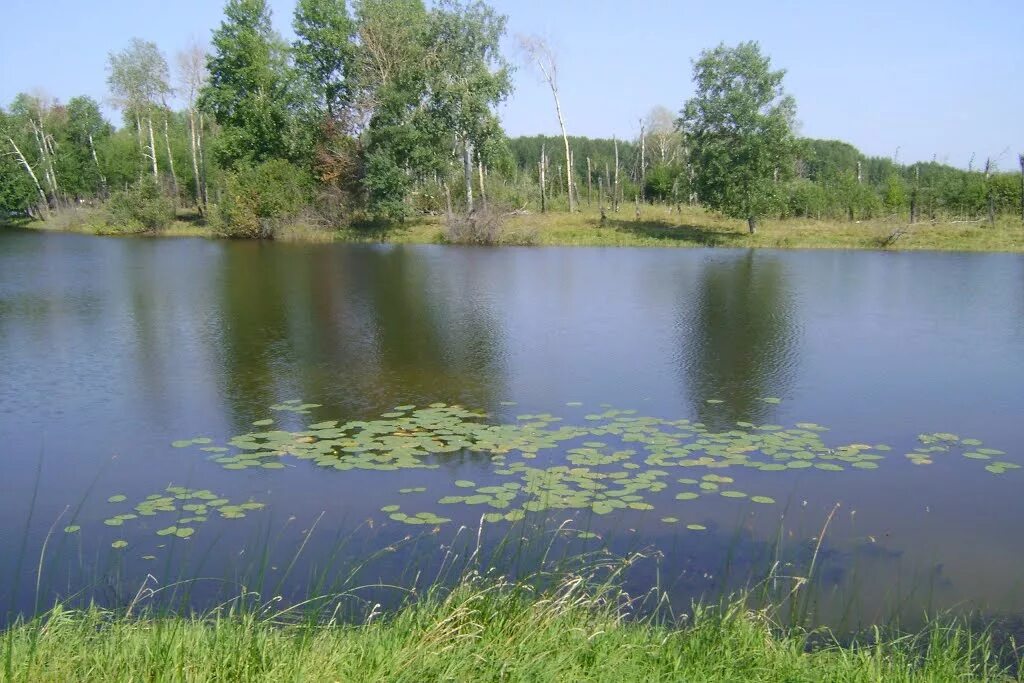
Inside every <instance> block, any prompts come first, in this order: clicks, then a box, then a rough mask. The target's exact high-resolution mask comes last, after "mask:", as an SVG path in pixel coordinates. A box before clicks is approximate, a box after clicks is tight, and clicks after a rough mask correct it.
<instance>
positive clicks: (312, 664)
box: [0, 577, 1014, 682]
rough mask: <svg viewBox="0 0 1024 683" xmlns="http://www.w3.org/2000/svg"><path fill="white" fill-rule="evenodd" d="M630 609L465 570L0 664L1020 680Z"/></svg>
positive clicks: (27, 633) (257, 672) (158, 672)
mask: <svg viewBox="0 0 1024 683" xmlns="http://www.w3.org/2000/svg"><path fill="white" fill-rule="evenodd" d="M242 602H244V601H242ZM240 604H241V603H240ZM631 604H632V603H631V602H630V601H629V600H628V599H627V598H626V596H625V595H623V594H622V593H621V592H619V591H617V590H614V589H611V588H609V587H608V586H607V585H606V586H605V587H604V588H600V587H598V588H595V587H594V586H593V585H592V584H590V583H589V582H588V581H586V580H584V579H583V578H581V577H568V578H565V579H564V580H562V581H561V582H559V583H558V585H557V586H556V587H554V588H552V589H549V590H544V591H534V590H532V589H530V588H527V587H525V586H524V585H513V584H509V583H506V582H504V581H502V580H497V579H482V578H479V577H470V578H467V579H464V580H463V581H462V582H461V583H460V584H459V585H458V586H457V587H456V588H455V589H454V590H452V591H447V592H442V591H441V590H434V591H431V592H429V593H428V594H427V595H426V596H425V597H423V598H422V599H419V600H414V601H410V602H409V603H408V604H407V605H406V606H405V607H404V608H402V609H400V610H398V611H397V612H395V613H394V614H384V615H381V614H377V613H376V611H371V612H370V615H369V616H368V617H367V618H366V619H364V621H363V623H362V624H360V625H346V624H343V623H340V622H337V621H335V620H334V619H330V618H324V617H323V615H321V618H319V619H316V620H312V619H311V620H310V621H307V622H301V621H300V622H296V621H295V620H294V619H289V618H288V617H289V616H291V617H294V614H289V613H279V614H277V615H268V614H267V609H266V605H264V606H263V608H258V607H257V608H251V607H250V608H245V609H241V608H239V607H237V606H236V607H235V608H233V609H225V610H222V611H220V612H217V613H213V614H208V615H205V616H203V617H176V616H168V615H160V614H155V613H146V612H143V613H141V614H137V615H134V616H133V615H124V614H122V615H116V614H113V613H110V612H106V611H103V610H100V609H97V608H93V609H90V610H86V611H65V610H62V609H60V608H56V609H54V610H51V611H50V612H49V613H48V614H46V615H45V616H43V617H41V618H39V619H37V620H33V621H31V622H29V623H24V624H19V625H16V626H15V627H12V628H11V629H9V630H8V631H6V632H5V633H4V634H3V635H2V640H0V649H2V653H0V654H2V656H0V665H2V667H3V669H2V673H3V676H2V677H4V678H6V679H7V680H25V681H34V680H40V681H96V680H187V681H214V680H215V681H284V680H318V681H319V680H327V681H332V680H337V681H441V680H444V681H498V680H501V681H595V680H609V681H620V682H624V681H808V682H810V681H813V682H818V681H887V682H895V681H953V680H957V681H972V680H979V681H980V680H1014V679H1013V678H1012V677H1011V675H1010V673H1008V671H1007V670H1005V669H1001V668H1000V667H999V666H998V665H997V664H996V662H995V657H994V655H993V653H992V651H991V649H990V644H989V639H988V638H987V637H986V636H978V635H974V634H972V633H970V632H969V631H968V630H966V629H965V628H961V627H957V626H950V627H940V626H933V627H931V628H929V629H928V630H927V631H926V632H924V633H922V634H921V635H918V636H916V637H903V638H900V639H894V640H889V641H881V640H879V639H878V638H874V639H873V641H874V642H872V643H871V644H865V645H861V646H852V647H846V648H843V647H839V646H838V645H834V644H831V641H829V639H828V638H827V636H825V635H823V634H821V633H818V634H813V642H815V643H818V644H817V645H815V646H812V645H811V642H812V634H808V633H807V632H805V631H802V630H793V629H789V630H783V629H780V628H778V627H777V626H776V625H775V624H773V622H772V620H771V618H770V616H769V614H770V613H769V612H767V611H750V610H748V609H747V608H745V607H744V601H742V600H737V601H735V602H732V603H725V604H723V605H722V606H718V607H697V608H695V609H693V610H692V612H691V613H690V614H689V615H688V617H687V618H685V619H683V620H682V623H683V624H684V625H683V626H682V627H669V626H666V625H664V624H663V623H662V622H661V621H659V620H656V619H653V618H641V619H636V618H627V616H626V615H627V613H628V612H629V607H630V605H631ZM329 616H330V615H328V617H329ZM677 621H678V620H677Z"/></svg>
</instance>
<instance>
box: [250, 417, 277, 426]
mask: <svg viewBox="0 0 1024 683" xmlns="http://www.w3.org/2000/svg"><path fill="white" fill-rule="evenodd" d="M252 424H253V426H254V427H266V426H267V425H272V424H274V421H273V420H271V419H269V418H267V419H266V420H256V421H255V422H253V423H252Z"/></svg>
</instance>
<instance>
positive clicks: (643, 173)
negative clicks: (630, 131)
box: [640, 119, 647, 199]
mask: <svg viewBox="0 0 1024 683" xmlns="http://www.w3.org/2000/svg"><path fill="white" fill-rule="evenodd" d="M646 183H647V138H646V137H644V120H643V119H640V198H641V199H647V198H646V197H645V196H644V185H645V184H646Z"/></svg>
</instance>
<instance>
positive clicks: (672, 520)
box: [661, 517, 679, 524]
mask: <svg viewBox="0 0 1024 683" xmlns="http://www.w3.org/2000/svg"><path fill="white" fill-rule="evenodd" d="M661 521H663V522H665V524H675V523H676V522H678V521H679V520H678V519H677V518H675V517H662V518H661Z"/></svg>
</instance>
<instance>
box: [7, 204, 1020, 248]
mask: <svg viewBox="0 0 1024 683" xmlns="http://www.w3.org/2000/svg"><path fill="white" fill-rule="evenodd" d="M22 227H33V228H38V229H43V230H58V231H70V232H80V233H85V234H100V235H102V234H125V233H124V231H122V230H117V229H114V228H111V227H109V226H107V225H106V224H105V223H104V222H103V218H102V214H101V212H99V211H98V210H87V209H78V210H70V211H64V212H60V213H55V214H54V215H53V217H52V218H51V219H50V220H47V221H41V222H33V223H28V224H22ZM133 234H142V235H151V236H168V237H214V236H215V235H214V233H213V232H212V231H211V230H210V228H208V227H206V226H205V225H204V224H203V223H202V221H201V220H199V217H198V216H197V215H195V214H194V213H189V212H187V211H179V213H178V218H177V220H175V221H174V222H173V223H172V224H171V225H170V226H168V227H167V228H164V229H162V230H159V231H151V232H141V233H133ZM277 237H278V239H281V240H284V241H296V242H332V241H342V242H393V243H408V244H430V243H443V242H444V241H445V230H444V225H443V220H442V218H441V217H438V216H426V217H420V218H415V219H410V220H408V221H405V222H402V223H397V222H389V223H368V224H360V225H356V226H353V227H346V228H343V229H339V230H332V229H328V228H324V227H322V226H313V225H307V224H298V225H290V226H286V227H284V228H283V229H281V230H279V231H278V235H277ZM500 243H502V244H532V245H545V246H609V247H695V246H698V247H740V248H746V247H754V248H772V249H890V250H945V251H999V252H1018V253H1019V252H1024V223H1022V222H1021V221H1020V219H1019V218H1017V217H1015V216H1002V217H1000V218H999V219H998V220H997V221H996V223H995V225H994V226H990V225H988V224H987V223H985V222H962V221H960V222H956V221H950V222H941V221H935V222H930V221H922V222H920V223H917V224H915V225H908V224H906V223H905V222H898V221H895V220H871V221H858V222H849V221H842V222H835V221H818V220H813V219H805V218H796V219H788V220H769V219H766V220H763V221H761V222H760V223H759V229H758V232H757V234H755V235H749V234H748V233H747V226H746V222H745V221H739V220H733V219H728V218H724V217H722V216H718V215H715V214H712V213H709V212H707V211H705V210H703V209H701V208H699V207H683V208H682V210H681V212H676V211H673V210H671V209H670V208H668V207H665V206H645V207H643V208H642V209H641V214H640V217H639V218H637V217H636V214H635V210H634V207H633V206H627V207H624V208H623V209H622V210H621V211H620V212H619V213H617V214H616V213H611V212H609V213H608V216H607V220H606V221H605V222H604V223H602V222H601V219H600V214H599V212H598V211H597V210H596V209H595V208H593V207H592V208H590V209H586V208H584V209H583V210H582V211H580V212H579V213H576V214H569V213H567V212H561V211H552V212H548V213H545V214H538V213H530V214H525V215H510V216H507V217H506V218H505V220H504V229H503V231H502V235H501V238H500Z"/></svg>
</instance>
